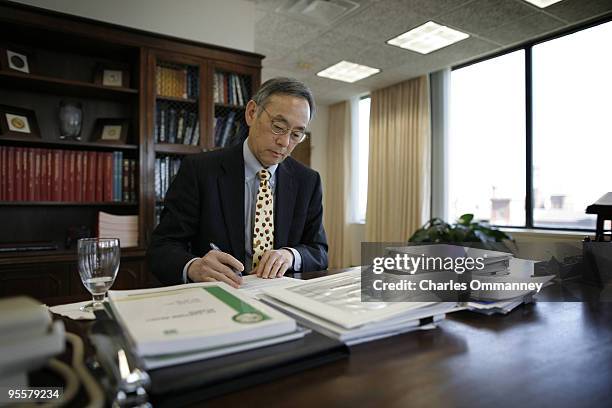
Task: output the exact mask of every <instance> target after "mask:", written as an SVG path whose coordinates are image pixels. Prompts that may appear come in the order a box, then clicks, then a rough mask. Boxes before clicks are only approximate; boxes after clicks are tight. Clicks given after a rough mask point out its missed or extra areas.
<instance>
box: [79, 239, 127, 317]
mask: <svg viewBox="0 0 612 408" xmlns="http://www.w3.org/2000/svg"><path fill="white" fill-rule="evenodd" d="M77 246H78V253H79V275H80V276H81V281H82V282H83V285H85V287H86V288H87V290H88V291H89V292H90V293H91V294H92V296H93V302H92V303H89V304H87V305H85V306H83V307H82V308H81V310H83V311H85V312H93V311H94V310H96V309H100V308H102V307H103V305H102V302H103V301H104V297H105V296H106V292H108V290H109V289H110V287H111V286H113V283H114V282H115V278H116V277H117V271H118V270H119V261H120V258H121V250H120V248H119V239H117V238H82V239H79V241H78V245H77Z"/></svg>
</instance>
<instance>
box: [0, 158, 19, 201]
mask: <svg viewBox="0 0 612 408" xmlns="http://www.w3.org/2000/svg"><path fill="white" fill-rule="evenodd" d="M2 163H3V164H2V167H3V169H5V170H3V173H4V175H3V176H2V179H3V180H5V181H4V184H5V186H4V188H3V190H4V193H3V197H4V200H6V201H15V176H16V174H15V172H16V168H15V148H14V147H5V148H4V154H3V157H2Z"/></svg>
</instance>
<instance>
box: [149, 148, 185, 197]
mask: <svg viewBox="0 0 612 408" xmlns="http://www.w3.org/2000/svg"><path fill="white" fill-rule="evenodd" d="M181 161H182V158H181V157H174V156H159V157H156V158H155V199H156V200H158V201H162V200H164V199H165V198H166V191H168V187H170V183H172V180H173V179H174V176H176V174H177V173H178V171H179V168H180V167H181Z"/></svg>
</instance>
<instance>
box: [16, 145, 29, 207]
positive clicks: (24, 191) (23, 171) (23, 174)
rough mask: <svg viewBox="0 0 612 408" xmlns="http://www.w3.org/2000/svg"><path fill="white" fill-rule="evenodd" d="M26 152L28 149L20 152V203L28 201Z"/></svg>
mask: <svg viewBox="0 0 612 408" xmlns="http://www.w3.org/2000/svg"><path fill="white" fill-rule="evenodd" d="M28 150H30V149H28V148H26V147H24V148H22V150H21V173H20V174H21V177H19V178H20V179H21V180H20V182H19V184H21V201H27V200H28V178H29V177H28V174H29V172H28V157H29V153H28ZM18 176H19V175H18Z"/></svg>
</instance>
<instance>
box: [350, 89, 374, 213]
mask: <svg viewBox="0 0 612 408" xmlns="http://www.w3.org/2000/svg"><path fill="white" fill-rule="evenodd" d="M370 101H371V99H370V97H369V96H367V97H364V98H361V99H360V100H359V103H358V130H357V132H355V134H354V138H353V141H354V142H355V145H354V148H353V151H354V155H353V162H354V163H353V169H354V171H353V177H354V178H355V177H356V179H354V182H353V189H354V190H355V191H354V195H353V197H354V198H355V200H354V208H353V213H354V215H353V218H354V221H355V222H357V223H361V224H363V223H365V218H366V207H367V204H368V154H369V152H370Z"/></svg>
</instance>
